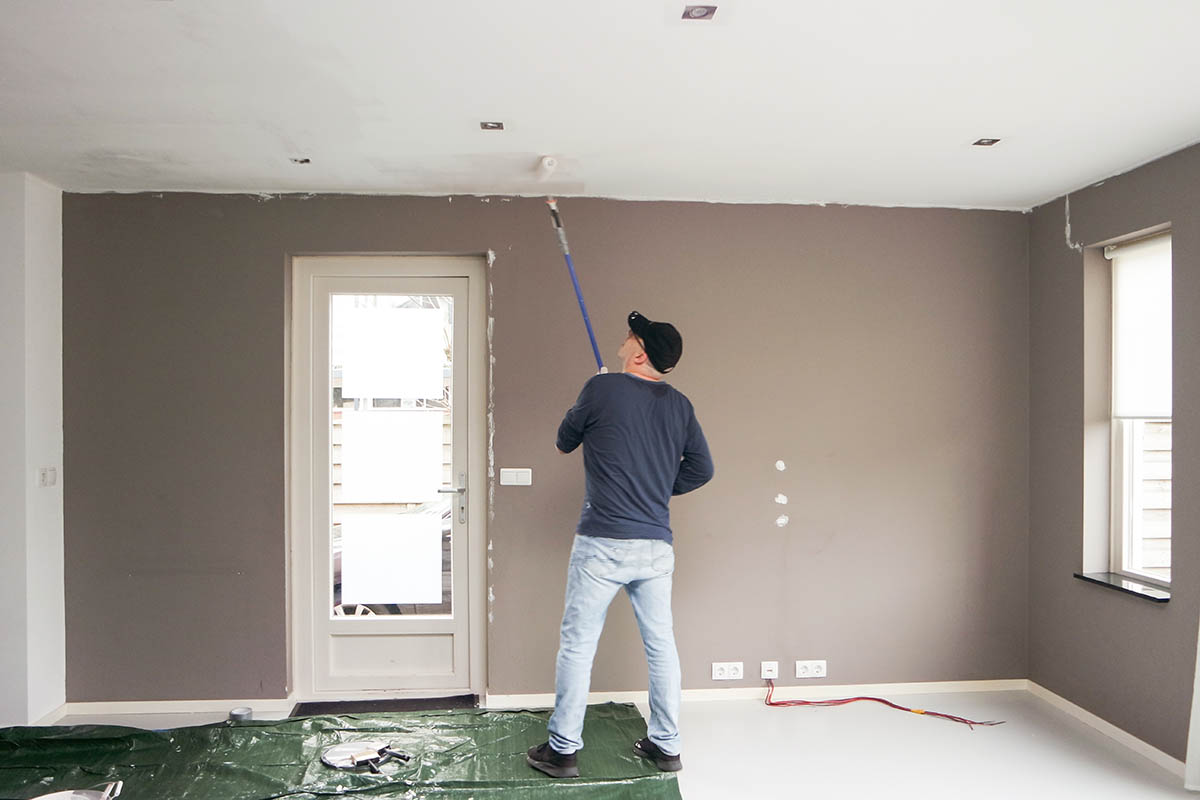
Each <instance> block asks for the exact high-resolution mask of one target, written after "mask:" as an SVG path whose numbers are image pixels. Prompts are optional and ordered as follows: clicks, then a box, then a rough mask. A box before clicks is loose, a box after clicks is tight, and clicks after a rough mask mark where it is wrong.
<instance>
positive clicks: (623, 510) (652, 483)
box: [557, 373, 713, 542]
mask: <svg viewBox="0 0 1200 800" xmlns="http://www.w3.org/2000/svg"><path fill="white" fill-rule="evenodd" d="M581 443H582V444H583V465H584V470H585V472H586V474H587V481H586V487H587V488H586V494H585V495H584V501H583V511H582V513H581V514H580V516H579V526H578V527H577V528H576V532H577V533H581V534H584V535H585V536H605V537H610V538H614V539H663V540H664V541H667V542H670V541H671V514H670V510H669V508H668V503H669V502H670V500H671V497H672V496H673V495H677V494H685V493H686V492H690V491H692V490H693V489H696V488H699V487H700V486H703V485H704V484H705V483H707V482H708V481H709V479H710V478H712V475H713V462H712V456H711V455H710V454H709V451H708V442H707V441H705V439H704V432H703V431H702V430H701V429H700V423H699V422H697V421H696V413H695V411H694V409H693V408H692V403H691V401H690V400H688V399H687V397H685V396H684V395H683V393H682V392H680V391H679V390H677V389H675V388H674V387H673V386H671V385H670V384H667V383H663V382H662V381H649V380H644V379H642V378H638V377H635V376H633V375H629V374H626V373H613V374H607V375H595V376H593V377H592V378H591V379H589V380H588V382H587V383H585V384H584V385H583V390H582V391H581V392H580V393H579V399H578V400H576V401H575V405H574V406H572V407H571V409H570V410H569V411H567V413H566V416H564V417H563V421H562V424H561V425H559V426H558V442H557V444H558V449H559V450H561V451H562V452H564V453H569V452H571V451H572V450H574V449H575V448H576V447H578V446H579V445H580V444H581Z"/></svg>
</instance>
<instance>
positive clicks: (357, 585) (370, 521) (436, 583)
mask: <svg viewBox="0 0 1200 800" xmlns="http://www.w3.org/2000/svg"><path fill="white" fill-rule="evenodd" d="M440 602H442V520H441V517H440V515H433V514H361V515H357V516H351V517H347V518H346V519H345V520H343V522H342V603H343V605H349V604H361V605H378V604H406V603H440Z"/></svg>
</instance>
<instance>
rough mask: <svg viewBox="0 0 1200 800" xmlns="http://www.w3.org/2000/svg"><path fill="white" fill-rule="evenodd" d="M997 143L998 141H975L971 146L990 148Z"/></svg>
mask: <svg viewBox="0 0 1200 800" xmlns="http://www.w3.org/2000/svg"><path fill="white" fill-rule="evenodd" d="M999 141H1000V140H999V139H976V140H975V141H974V142H972V144H973V145H975V146H976V147H991V146H992V145H994V144H996V143H997V142H999Z"/></svg>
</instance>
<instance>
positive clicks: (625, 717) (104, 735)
mask: <svg viewBox="0 0 1200 800" xmlns="http://www.w3.org/2000/svg"><path fill="white" fill-rule="evenodd" d="M549 716H550V712H549V711H488V710H486V709H450V710H440V711H408V712H396V713H386V714H354V715H341V716H317V717H298V718H292V719H285V720H279V721H266V720H251V721H245V722H223V723H218V724H215V725H203V726H197V727H190V728H176V729H173V730H165V731H147V730H142V729H139V728H124V727H117V726H101V725H78V726H69V727H65V726H57V727H54V726H51V727H18V728H3V729H0V800H27V798H32V797H37V796H39V795H44V794H49V793H51V792H56V791H65V790H68V789H75V788H81V787H88V786H95V785H96V784H98V783H103V782H105V781H123V782H124V791H123V793H122V794H121V800H171V798H187V800H267V798H277V797H284V796H286V797H287V798H289V800H318V798H321V797H328V796H330V795H336V796H339V797H345V798H361V800H368V799H369V800H388V799H390V798H394V799H395V800H400V798H410V799H411V798H417V797H431V798H434V797H435V798H438V799H439V800H442V799H443V798H445V799H446V800H466V799H467V798H470V797H476V798H478V797H496V798H502V797H513V798H522V800H549V799H550V798H580V800H586V798H595V800H618V798H619V799H620V800H638V799H639V798H667V799H668V800H678V798H679V797H680V795H679V788H678V784H677V783H676V780H675V775H674V774H672V773H664V772H659V771H658V769H657V768H656V767H655V766H654V765H653V764H652V763H650V762H649V761H646V760H645V759H642V758H639V757H638V756H636V755H634V753H633V751H632V746H633V743H634V742H635V741H636V740H638V739H640V738H642V737H643V736H645V735H646V723H645V721H644V720H643V719H642V716H641V714H640V713H638V710H637V709H636V708H635V707H634V706H633V705H630V704H618V703H607V704H604V705H597V706H590V707H589V708H588V710H587V717H586V718H585V722H584V734H583V735H584V740H585V741H586V742H587V746H586V747H585V748H584V749H583V750H581V751H580V752H579V769H580V772H581V773H582V777H579V778H571V779H565V780H555V779H553V778H549V777H547V776H545V775H543V774H542V773H540V772H538V771H536V770H534V769H532V768H531V767H530V766H529V765H527V764H526V763H525V751H526V750H527V749H529V748H530V747H533V746H535V745H538V744H541V743H542V742H544V741H546V721H547V720H548V719H549ZM377 741H385V742H388V743H389V744H391V745H392V746H394V747H395V748H397V749H398V750H401V751H403V752H404V753H406V754H408V755H410V756H411V759H410V760H409V761H408V762H407V763H406V762H404V761H401V760H399V759H395V760H391V761H389V762H387V763H381V764H380V765H379V773H378V774H375V773H373V772H370V771H367V770H363V771H361V772H356V771H347V770H341V769H333V768H331V767H328V766H326V765H325V764H323V763H322V762H321V754H322V753H324V752H325V751H326V750H327V749H328V748H330V747H331V746H333V745H337V744H341V743H345V742H377Z"/></svg>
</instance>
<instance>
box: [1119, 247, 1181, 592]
mask: <svg viewBox="0 0 1200 800" xmlns="http://www.w3.org/2000/svg"><path fill="white" fill-rule="evenodd" d="M1170 235H1171V234H1170V231H1169V230H1168V231H1165V232H1163V233H1156V234H1154V235H1153V236H1152V237H1150V236H1147V237H1142V238H1145V239H1149V238H1158V237H1160V236H1166V237H1168V238H1169V237H1170ZM1107 255H1108V254H1107V253H1106V257H1107ZM1109 268H1110V270H1111V262H1110V267H1109ZM1109 286H1110V287H1111V288H1110V291H1111V295H1110V296H1111V302H1112V309H1113V314H1114V320H1115V314H1116V307H1117V297H1116V282H1115V281H1112V280H1110V284H1109ZM1109 330H1110V331H1112V335H1111V347H1112V354H1111V355H1110V357H1109V375H1110V383H1109V418H1110V420H1111V440H1110V448H1109V453H1110V466H1109V470H1110V490H1109V498H1110V503H1111V509H1110V514H1109V521H1110V530H1109V572H1112V573H1114V574H1117V575H1121V576H1122V577H1126V578H1129V579H1131V580H1135V581H1139V582H1141V583H1145V584H1149V585H1152V586H1158V587H1161V588H1164V589H1169V588H1171V582H1170V581H1169V580H1164V579H1162V578H1161V577H1159V576H1157V575H1153V574H1150V573H1147V572H1142V571H1140V570H1138V569H1136V568H1135V566H1133V562H1134V560H1135V559H1134V555H1133V527H1134V520H1133V514H1134V512H1135V510H1139V509H1141V507H1142V500H1141V497H1142V480H1143V479H1142V477H1141V472H1140V469H1139V464H1140V459H1139V458H1136V457H1133V454H1137V453H1140V452H1141V450H1142V437H1141V426H1139V425H1136V424H1135V423H1136V422H1137V421H1139V420H1141V421H1146V422H1172V420H1173V417H1162V416H1147V417H1119V416H1116V415H1114V414H1113V409H1112V397H1113V394H1114V392H1113V381H1114V380H1115V363H1116V362H1115V354H1116V350H1117V342H1116V324H1115V321H1114V322H1112V323H1110V328H1109ZM1171 346H1172V348H1174V341H1173V340H1172V343H1171ZM1172 455H1173V453H1172ZM1172 461H1173V459H1172ZM1173 541H1174V540H1173V538H1172V543H1173Z"/></svg>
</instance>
